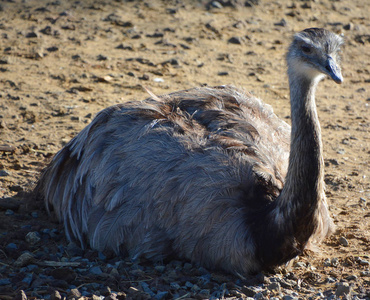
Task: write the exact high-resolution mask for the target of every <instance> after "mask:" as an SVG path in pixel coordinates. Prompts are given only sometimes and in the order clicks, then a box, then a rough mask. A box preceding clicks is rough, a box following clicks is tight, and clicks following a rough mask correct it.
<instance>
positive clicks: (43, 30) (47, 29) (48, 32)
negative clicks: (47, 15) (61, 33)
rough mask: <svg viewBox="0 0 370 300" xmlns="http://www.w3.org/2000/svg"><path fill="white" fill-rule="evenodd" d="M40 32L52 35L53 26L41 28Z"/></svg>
mask: <svg viewBox="0 0 370 300" xmlns="http://www.w3.org/2000/svg"><path fill="white" fill-rule="evenodd" d="M40 32H41V33H43V34H46V35H51V27H50V26H46V27H45V28H43V29H41V30H40Z"/></svg>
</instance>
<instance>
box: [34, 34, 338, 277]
mask: <svg viewBox="0 0 370 300" xmlns="http://www.w3.org/2000/svg"><path fill="white" fill-rule="evenodd" d="M341 44H342V39H341V38H340V37H339V36H337V35H335V34H334V33H332V32H329V31H327V30H324V29H316V28H313V29H306V30H304V31H302V32H300V33H298V34H296V35H295V36H294V39H293V42H292V44H291V46H290V48H289V52H288V55H287V61H288V75H289V84H290V91H291V108H292V111H291V113H292V128H290V126H289V125H287V124H286V123H285V122H284V121H282V120H280V119H279V118H278V117H277V116H276V115H275V114H274V113H273V111H272V109H271V108H270V107H269V106H268V105H266V104H264V103H262V102H261V101H260V100H259V99H257V98H255V97H253V96H252V95H250V94H248V93H246V92H243V91H241V90H238V89H236V88H234V87H230V86H221V87H214V88H209V87H202V88H195V89H190V90H186V91H180V92H175V93H172V94H168V95H164V96H159V97H156V96H155V97H152V98H149V99H146V100H144V101H141V102H139V101H138V102H128V103H124V104H119V105H115V106H112V107H109V108H107V109H104V110H103V111H101V112H100V113H99V114H98V115H97V116H96V118H95V119H94V120H93V121H92V122H91V124H89V125H88V126H87V127H86V128H85V129H83V130H82V131H81V132H80V133H79V134H78V135H77V136H76V137H75V138H73V139H72V140H71V141H70V142H69V143H68V144H67V145H66V146H65V147H64V148H63V149H62V150H61V151H60V152H58V153H57V154H56V155H55V157H54V159H53V160H52V162H51V163H50V165H49V166H48V167H47V168H46V170H45V172H44V173H43V174H42V176H41V179H40V181H39V184H38V186H37V188H36V192H37V194H38V196H39V197H42V198H44V199H45V203H46V205H47V208H48V209H49V210H50V209H54V211H55V213H56V215H57V217H58V219H59V220H60V221H62V222H63V223H64V225H65V231H66V234H67V236H68V238H69V239H71V240H75V241H78V242H79V243H80V244H81V245H82V246H86V244H89V245H90V246H91V247H92V248H94V249H98V250H101V251H103V250H113V251H115V252H116V253H117V254H121V255H129V256H131V257H132V258H136V257H140V256H144V257H147V258H150V259H154V260H158V259H163V258H165V257H167V256H169V255H176V256H178V257H180V258H184V259H189V260H191V261H193V262H195V263H198V264H200V265H203V266H205V267H207V268H210V269H222V270H224V271H227V272H230V273H234V274H250V273H253V272H257V271H260V270H261V269H266V268H270V267H273V266H276V265H278V264H281V263H284V262H286V261H288V260H290V259H292V258H293V257H295V256H296V255H298V254H300V253H301V252H302V251H303V249H304V248H305V247H306V245H307V243H308V242H309V241H314V240H320V239H322V238H323V237H325V236H326V235H327V234H328V233H329V232H330V231H331V229H332V227H333V225H332V221H331V219H330V216H329V213H328V209H327V203H326V199H325V194H324V183H323V158H322V143H321V132H320V125H319V122H318V118H317V112H316V106H315V98H314V94H315V89H316V86H317V83H318V82H319V80H320V79H321V78H322V77H323V75H328V76H330V77H331V78H332V79H333V80H334V81H336V82H337V83H340V82H342V80H343V79H342V75H341V72H340V67H339V57H338V52H339V48H340V45H341Z"/></svg>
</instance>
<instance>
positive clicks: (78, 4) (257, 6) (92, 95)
mask: <svg viewBox="0 0 370 300" xmlns="http://www.w3.org/2000/svg"><path fill="white" fill-rule="evenodd" d="M369 10H370V4H369V2H368V1H362V0H353V1H344V0H320V1H284V0H275V1H273V2H269V1H258V0H255V1H252V0H249V1H237V0H234V1H232V0H231V1H212V2H209V3H207V2H201V1H195V0H194V1H175V0H173V1H159V0H156V1H90V0H89V1H88V0H86V1H58V0H56V1H52V0H50V1H48V0H42V1H40V0H9V1H2V2H0V34H1V39H0V86H1V89H0V156H1V160H0V299H284V300H290V299H292V300H293V299H370V232H369V225H370V222H369V220H370V204H369V203H370V183H369V176H370V171H369V170H370V168H369V154H370V149H369V136H370V135H369V128H370V122H369V115H370V114H369V103H370V102H369V100H370V95H369V90H370V86H369V82H370V64H369V61H370V59H369V55H370V36H369V32H370V19H369V14H368V13H369ZM307 27H325V28H327V29H330V30H333V31H336V32H338V33H343V34H344V35H345V38H346V41H347V42H346V44H347V45H346V47H345V49H344V58H343V74H344V77H345V82H344V83H343V84H342V85H341V87H339V88H338V87H337V86H334V85H333V84H332V83H331V82H329V81H326V80H324V81H323V82H322V83H321V84H320V87H319V89H318V95H317V98H318V102H317V105H318V111H319V116H320V121H321V125H322V131H323V143H324V152H325V157H324V159H325V166H326V170H325V171H326V175H325V182H326V184H327V191H326V193H327V197H328V199H329V204H330V211H331V213H332V215H333V218H334V221H335V223H336V225H337V231H336V233H335V234H334V235H333V236H332V237H330V238H329V239H327V240H326V241H325V242H324V243H323V245H322V246H321V249H320V251H318V252H310V251H307V252H306V253H304V255H302V256H300V257H299V258H297V259H296V260H294V261H292V262H291V263H290V264H289V265H287V266H282V267H280V268H278V269H276V270H274V271H271V273H264V274H258V275H256V276H253V277H250V278H235V277H233V276H230V275H228V274H223V273H218V272H212V271H210V270H206V269H204V268H201V267H199V266H195V265H192V264H191V263H190V262H187V261H179V260H176V259H174V260H168V261H164V262H161V263H152V262H147V261H131V260H129V259H125V258H122V257H114V256H110V255H109V254H107V253H98V252H95V251H93V250H90V249H86V250H85V251H84V250H81V249H80V248H78V247H77V246H76V245H73V244H69V243H68V241H66V239H65V235H64V231H63V228H62V227H61V225H60V224H57V222H55V221H54V218H53V216H48V214H47V212H46V211H45V209H44V208H43V203H40V202H39V201H38V200H37V199H36V200H35V199H33V198H32V196H31V194H30V192H29V191H30V190H31V189H32V187H33V185H34V184H35V182H36V180H37V177H38V175H39V172H40V171H41V170H42V168H43V167H44V166H45V165H46V164H47V162H48V161H49V160H50V159H51V157H52V156H53V154H55V153H56V152H57V151H58V150H59V149H60V148H61V147H62V146H63V145H64V144H65V143H66V142H68V141H69V140H70V139H71V138H72V137H73V136H74V135H75V134H76V133H77V132H79V131H80V130H81V129H82V128H83V127H84V126H86V124H88V123H89V122H90V121H91V120H92V118H93V116H94V115H95V114H96V113H97V112H98V111H99V110H101V109H103V108H105V107H107V106H109V105H113V104H116V103H120V102H123V101H126V100H132V99H144V98H146V97H148V95H147V94H146V92H145V89H144V88H143V87H147V88H150V90H152V91H153V92H154V93H156V94H163V93H168V92H170V91H174V90H180V89H185V88H191V87H194V86H200V85H204V84H208V85H219V84H234V85H236V86H242V87H244V88H245V89H247V90H249V91H251V92H252V93H254V94H256V95H258V96H259V97H260V98H261V99H264V100H265V101H266V102H268V103H270V104H271V105H272V106H273V107H274V109H275V112H276V113H277V114H278V115H279V116H281V117H282V118H285V119H286V120H287V121H288V122H289V101H288V96H287V95H288V89H287V80H286V76H285V61H284V59H282V58H283V57H284V53H285V51H286V48H287V46H288V44H289V42H290V37H291V35H292V34H293V33H294V32H296V31H298V30H302V29H304V28H307ZM282 74H283V75H282ZM339 93H340V94H339Z"/></svg>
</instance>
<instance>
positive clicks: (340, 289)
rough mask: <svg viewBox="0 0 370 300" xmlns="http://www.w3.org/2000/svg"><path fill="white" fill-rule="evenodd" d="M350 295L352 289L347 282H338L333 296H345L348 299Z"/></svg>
mask: <svg viewBox="0 0 370 300" xmlns="http://www.w3.org/2000/svg"><path fill="white" fill-rule="evenodd" d="M351 293H352V288H351V286H350V285H349V284H348V283H347V282H339V284H338V286H337V289H336V291H335V296H337V297H341V296H345V297H346V298H348V296H350V295H351Z"/></svg>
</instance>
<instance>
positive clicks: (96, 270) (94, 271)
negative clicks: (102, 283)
mask: <svg viewBox="0 0 370 300" xmlns="http://www.w3.org/2000/svg"><path fill="white" fill-rule="evenodd" d="M89 272H90V273H91V274H94V275H101V274H103V271H102V270H101V268H100V267H99V266H94V267H92V268H90V270H89Z"/></svg>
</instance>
